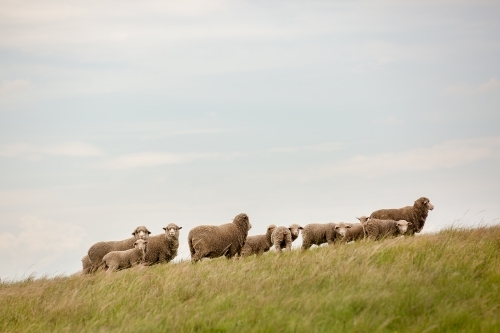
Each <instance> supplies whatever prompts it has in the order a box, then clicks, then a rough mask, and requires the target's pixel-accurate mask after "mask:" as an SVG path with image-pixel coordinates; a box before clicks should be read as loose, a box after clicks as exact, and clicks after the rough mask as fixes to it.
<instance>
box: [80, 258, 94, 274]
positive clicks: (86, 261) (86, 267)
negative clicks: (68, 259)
mask: <svg viewBox="0 0 500 333" xmlns="http://www.w3.org/2000/svg"><path fill="white" fill-rule="evenodd" d="M91 268H92V261H90V258H89V256H88V254H86V255H84V256H83V258H82V274H89V273H90V269H91Z"/></svg>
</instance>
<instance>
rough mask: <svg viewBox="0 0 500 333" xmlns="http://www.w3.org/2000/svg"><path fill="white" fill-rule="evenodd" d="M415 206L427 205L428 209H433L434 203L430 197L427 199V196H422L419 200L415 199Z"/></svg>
mask: <svg viewBox="0 0 500 333" xmlns="http://www.w3.org/2000/svg"><path fill="white" fill-rule="evenodd" d="M414 206H418V207H425V208H427V209H428V210H433V209H434V205H433V204H431V201H430V200H429V199H427V198H426V197H421V198H420V199H418V200H417V201H415V205H414Z"/></svg>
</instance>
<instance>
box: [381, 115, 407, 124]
mask: <svg viewBox="0 0 500 333" xmlns="http://www.w3.org/2000/svg"><path fill="white" fill-rule="evenodd" d="M385 123H387V124H390V125H401V124H404V121H403V120H401V119H399V118H398V117H396V116H389V117H387V118H386V120H385Z"/></svg>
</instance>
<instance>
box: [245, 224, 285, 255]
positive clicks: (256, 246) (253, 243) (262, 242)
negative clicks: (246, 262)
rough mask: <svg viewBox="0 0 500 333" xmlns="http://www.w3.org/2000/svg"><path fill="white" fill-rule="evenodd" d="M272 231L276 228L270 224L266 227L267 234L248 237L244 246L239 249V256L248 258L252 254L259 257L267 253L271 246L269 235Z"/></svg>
mask: <svg viewBox="0 0 500 333" xmlns="http://www.w3.org/2000/svg"><path fill="white" fill-rule="evenodd" d="M274 229H276V226H275V225H274V224H271V225H270V226H269V227H267V232H266V233H265V234H264V235H256V236H248V237H247V239H246V241H245V245H244V246H243V248H242V249H241V256H242V257H248V256H250V255H252V254H256V255H261V254H263V253H264V252H267V251H269V249H270V248H271V246H272V245H273V243H272V241H271V235H272V234H273V231H274Z"/></svg>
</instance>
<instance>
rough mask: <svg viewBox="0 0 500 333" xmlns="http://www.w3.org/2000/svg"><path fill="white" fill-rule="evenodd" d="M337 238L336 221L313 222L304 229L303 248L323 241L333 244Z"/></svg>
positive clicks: (305, 248)
mask: <svg viewBox="0 0 500 333" xmlns="http://www.w3.org/2000/svg"><path fill="white" fill-rule="evenodd" d="M335 238H336V235H335V223H325V224H321V223H311V224H308V225H306V226H305V227H304V230H302V249H303V250H307V249H308V248H310V247H311V246H312V245H321V244H323V243H328V245H333V244H334V242H335Z"/></svg>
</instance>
